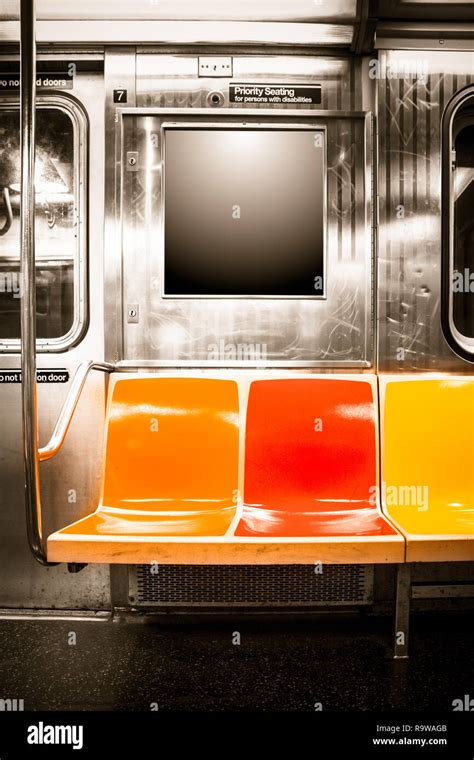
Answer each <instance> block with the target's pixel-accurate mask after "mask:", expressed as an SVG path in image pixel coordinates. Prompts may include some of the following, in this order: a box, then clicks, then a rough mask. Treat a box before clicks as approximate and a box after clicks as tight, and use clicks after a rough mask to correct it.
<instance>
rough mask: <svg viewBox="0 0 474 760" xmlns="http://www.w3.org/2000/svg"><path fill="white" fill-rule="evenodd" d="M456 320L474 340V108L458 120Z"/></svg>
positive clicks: (455, 140) (465, 110)
mask: <svg viewBox="0 0 474 760" xmlns="http://www.w3.org/2000/svg"><path fill="white" fill-rule="evenodd" d="M453 143H454V149H455V169H454V176H453V201H454V236H453V246H454V257H453V268H454V273H453V321H454V325H455V327H456V329H457V330H458V331H459V332H460V333H461V334H462V335H464V336H466V337H469V338H473V337H474V108H473V106H472V105H470V106H465V107H464V108H460V109H459V111H458V113H457V114H456V117H455V120H454V131H453Z"/></svg>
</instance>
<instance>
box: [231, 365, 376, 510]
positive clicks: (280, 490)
mask: <svg viewBox="0 0 474 760" xmlns="http://www.w3.org/2000/svg"><path fill="white" fill-rule="evenodd" d="M245 452H246V453H245V487H244V501H245V504H247V505H255V506H257V507H258V506H261V507H263V508H264V509H271V510H285V511H293V512H318V511H321V512H327V511H329V510H337V511H339V510H353V509H358V508H367V507H368V506H370V503H371V497H372V505H373V507H374V509H375V507H376V502H375V499H374V498H373V497H374V492H375V484H376V482H377V479H376V475H377V468H376V427H375V406H374V394H373V388H372V385H371V383H370V382H369V381H365V380H351V379H336V378H331V379H329V378H328V379H325V378H305V377H302V378H295V379H276V380H258V381H255V382H253V383H252V384H251V387H250V393H249V401H248V411H247V428H246V444H245Z"/></svg>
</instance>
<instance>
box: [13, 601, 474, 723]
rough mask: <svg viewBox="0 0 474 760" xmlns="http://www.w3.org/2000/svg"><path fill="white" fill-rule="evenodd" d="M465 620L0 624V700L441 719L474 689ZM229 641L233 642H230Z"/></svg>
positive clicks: (27, 704) (77, 706) (458, 616)
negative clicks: (406, 638) (406, 628)
mask: <svg viewBox="0 0 474 760" xmlns="http://www.w3.org/2000/svg"><path fill="white" fill-rule="evenodd" d="M473 623H474V614H473V613H472V612H471V613H449V614H440V613H436V614H418V615H414V616H413V619H412V629H411V642H410V644H411V657H410V659H409V660H407V661H396V662H394V661H393V660H392V659H391V658H390V646H391V634H392V632H391V620H390V618H375V617H369V616H367V617H358V616H343V617H340V618H334V617H333V618H331V619H328V618H322V617H319V618H318V617H316V618H312V619H299V618H285V619H281V618H275V619H273V620H272V619H270V620H268V619H267V620H265V621H264V620H258V619H257V620H256V619H238V618H235V617H234V618H232V619H224V620H216V619H208V618H205V619H197V620H183V619H168V618H165V619H155V620H153V621H150V620H146V621H144V620H143V619H142V620H141V621H132V622H128V621H127V622H119V623H117V622H114V623H97V622H94V623H91V622H85V621H81V622H72V621H42V620H39V621H19V620H15V621H9V620H1V621H0V698H2V699H6V698H12V699H14V698H16V699H23V700H24V709H25V710H146V711H149V710H150V709H159V710H173V711H176V710H180V711H182V710H186V711H194V710H200V711H202V710H205V711H214V710H221V711H222V710H225V711H235V710H253V711H265V710H278V711H303V712H305V711H314V710H315V709H318V707H320V708H321V709H323V710H335V711H348V710H356V711H386V710H397V709H398V710H404V711H405V710H409V711H428V710H439V711H445V710H446V711H452V702H453V700H455V699H463V698H464V695H465V694H472V695H473V696H474V693H473V689H474V651H473V647H472V631H473V630H474V626H473ZM239 641H240V643H238V642H239Z"/></svg>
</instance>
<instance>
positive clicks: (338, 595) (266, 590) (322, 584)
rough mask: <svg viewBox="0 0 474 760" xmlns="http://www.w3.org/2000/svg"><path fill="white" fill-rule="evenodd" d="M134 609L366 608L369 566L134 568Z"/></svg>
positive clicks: (131, 576)
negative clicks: (176, 607)
mask: <svg viewBox="0 0 474 760" xmlns="http://www.w3.org/2000/svg"><path fill="white" fill-rule="evenodd" d="M129 579H130V585H129V594H130V602H131V603H132V604H134V605H135V606H140V605H142V606H150V605H151V606H154V605H160V606H166V605H168V606H191V605H193V606H196V605H198V606H206V607H212V606H214V607H217V606H222V607H226V606H242V607H269V606H271V607H277V606H305V607H312V606H318V605H320V606H335V605H355V604H357V605H360V604H370V603H371V602H372V598H373V565H323V566H321V567H318V566H315V565H152V566H150V565H137V566H134V567H131V568H130V573H129Z"/></svg>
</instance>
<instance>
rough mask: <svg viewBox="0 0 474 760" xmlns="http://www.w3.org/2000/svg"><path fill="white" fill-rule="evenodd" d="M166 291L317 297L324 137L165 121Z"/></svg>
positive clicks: (321, 246) (321, 260)
mask: <svg viewBox="0 0 474 760" xmlns="http://www.w3.org/2000/svg"><path fill="white" fill-rule="evenodd" d="M164 155H165V161H164V167H165V169H164V188H165V190H164V235H165V244H164V250H165V256H164V269H165V271H164V296H165V297H166V296H168V297H174V298H176V297H178V298H179V297H191V298H192V297H194V298H196V297H200V296H204V297H231V298H232V297H234V298H236V297H242V298H245V297H247V296H249V297H259V296H261V297H276V298H278V297H282V298H301V297H313V298H314V297H316V298H317V297H319V298H321V297H324V274H325V273H324V238H325V236H324V223H325V208H324V198H325V167H324V155H325V133H324V131H323V130H321V129H320V130H314V129H307V130H305V129H282V128H275V129H262V128H253V129H252V128H237V127H235V128H217V127H216V128H214V129H208V128H205V127H202V128H201V127H199V128H194V129H190V128H186V127H167V128H165V151H164Z"/></svg>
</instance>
